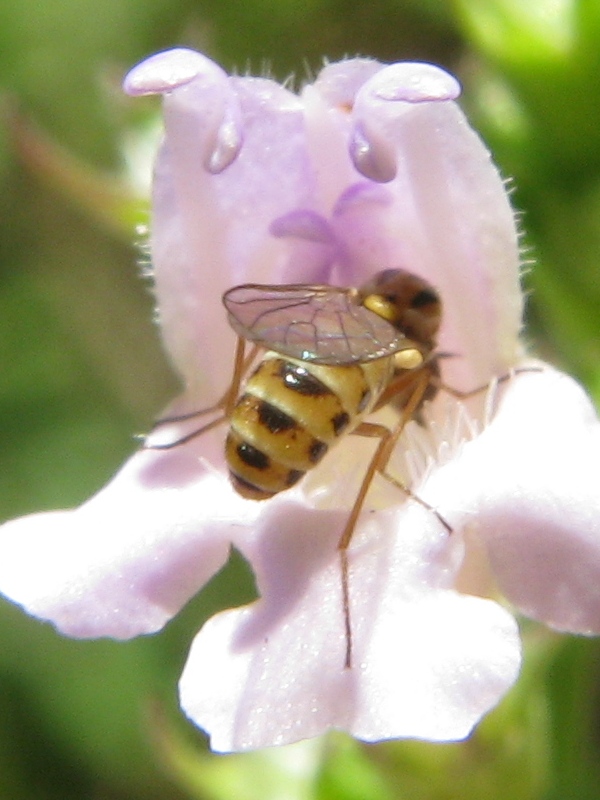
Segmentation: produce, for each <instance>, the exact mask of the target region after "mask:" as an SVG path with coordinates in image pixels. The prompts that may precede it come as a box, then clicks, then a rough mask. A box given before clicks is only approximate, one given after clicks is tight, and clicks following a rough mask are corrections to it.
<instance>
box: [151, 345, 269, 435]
mask: <svg viewBox="0 0 600 800" xmlns="http://www.w3.org/2000/svg"><path fill="white" fill-rule="evenodd" d="M245 349H246V347H245V341H244V339H242V337H241V336H238V340H237V344H236V349H235V358H234V362H233V376H232V378H231V383H230V384H229V386H228V387H227V391H226V392H225V393H224V395H223V396H222V397H221V398H220V399H219V400H218V401H217V402H216V403H214V404H213V405H212V406H208V407H207V408H202V409H200V410H199V411H191V412H189V413H187V414H179V415H176V416H173V417H165V418H164V419H159V420H157V421H156V422H155V423H154V425H153V426H152V429H151V430H152V431H154V430H156V428H158V427H160V426H161V425H168V424H169V423H172V422H184V421H185V420H188V419H194V418H195V417H202V416H205V415H206V414H215V413H217V412H222V413H221V414H220V415H219V416H218V417H217V418H216V419H213V420H211V421H210V422H208V423H206V424H205V425H202V426H201V427H199V428H195V429H194V430H193V431H190V433H186V434H185V435H184V436H181V437H180V438H179V439H175V441H173V442H166V443H165V444H149V443H148V442H147V441H146V442H145V443H144V449H146V450H170V449H171V448H172V447H178V446H179V445H182V444H186V442H189V441H191V440H192V439H195V438H196V437H197V436H200V435H201V434H203V433H207V432H208V431H210V430H212V429H213V428H216V427H217V426H218V425H221V424H222V423H223V422H225V421H226V420H227V419H229V417H230V416H231V412H232V411H233V407H234V405H235V402H236V400H237V397H238V394H239V391H240V384H241V382H242V379H243V378H244V376H245V375H246V373H247V372H248V369H249V368H250V366H251V365H252V362H253V361H254V359H255V358H256V354H257V352H258V347H256V346H253V347H252V348H251V349H250V352H249V353H248V355H246V354H245Z"/></svg>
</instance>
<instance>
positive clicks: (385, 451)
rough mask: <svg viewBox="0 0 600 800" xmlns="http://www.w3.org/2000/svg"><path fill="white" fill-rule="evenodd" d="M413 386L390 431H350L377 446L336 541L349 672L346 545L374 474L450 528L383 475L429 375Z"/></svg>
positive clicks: (371, 427) (370, 426)
mask: <svg viewBox="0 0 600 800" xmlns="http://www.w3.org/2000/svg"><path fill="white" fill-rule="evenodd" d="M414 383H415V385H414V388H413V391H412V394H411V395H410V398H409V400H408V402H407V403H406V406H405V407H404V409H403V410H402V413H401V415H400V419H399V420H398V423H397V425H396V426H395V427H394V428H391V429H390V428H386V426H385V425H380V424H376V423H371V422H362V423H361V424H360V425H359V426H358V427H357V428H355V430H354V431H352V433H353V434H356V435H357V436H369V437H373V438H377V439H379V444H378V445H377V449H376V450H375V453H374V455H373V457H372V458H371V461H370V462H369V466H368V467H367V471H366V472H365V475H364V477H363V480H362V483H361V485H360V489H359V490H358V494H357V495H356V498H355V500H354V505H353V506H352V509H351V511H350V514H349V516H348V519H347V521H346V525H345V527H344V530H343V532H342V535H341V537H340V540H339V542H338V552H339V554H340V565H341V578H342V603H343V614H344V631H345V635H346V655H345V660H344V667H345V668H346V669H350V668H351V667H352V618H351V613H350V574H349V564H348V548H349V546H350V542H351V541H352V536H353V535H354V531H355V529H356V524H357V522H358V518H359V515H360V512H361V511H362V508H363V506H364V503H365V499H366V496H367V492H368V491H369V488H370V487H371V484H372V482H373V478H374V477H375V475H377V474H380V475H382V476H383V477H384V478H386V479H387V480H389V481H391V483H393V484H394V485H395V486H397V487H398V488H400V489H402V491H403V492H404V493H405V494H406V495H407V496H408V497H410V498H412V499H414V500H416V501H417V502H418V503H420V504H421V505H422V506H424V507H425V508H427V509H429V510H430V511H432V512H433V513H434V514H435V515H436V516H437V518H438V519H439V520H440V522H441V523H442V525H443V526H444V527H445V528H446V530H447V531H448V532H449V533H451V532H452V528H451V527H450V525H449V524H448V522H446V520H445V519H444V518H443V517H442V516H441V514H440V513H439V512H438V511H437V510H436V509H435V508H433V506H430V505H429V503H426V502H425V501H424V500H421V498H420V497H417V495H415V494H413V493H412V492H411V491H410V489H409V488H408V487H406V486H404V484H403V483H401V482H400V481H398V480H396V479H395V478H393V477H392V476H391V475H389V473H388V472H387V465H388V463H389V460H390V458H391V456H392V453H393V452H394V448H395V446H396V444H397V442H398V440H399V439H400V437H401V436H402V433H403V431H404V429H405V427H406V425H407V423H408V422H409V421H410V420H411V419H412V417H413V415H414V413H415V411H416V410H417V409H418V408H419V406H420V404H421V402H422V400H423V396H424V394H425V392H426V391H427V387H428V386H429V383H430V376H429V373H428V372H423V373H421V374H420V375H418V376H417V377H416V379H415V382H414Z"/></svg>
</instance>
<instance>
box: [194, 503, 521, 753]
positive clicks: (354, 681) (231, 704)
mask: <svg viewBox="0 0 600 800" xmlns="http://www.w3.org/2000/svg"><path fill="white" fill-rule="evenodd" d="M343 522H344V515H343V514H340V513H335V512H333V513H331V512H314V511H313V512H307V511H306V510H303V509H301V508H298V507H293V506H292V504H288V508H285V507H284V506H280V507H279V508H278V509H277V510H276V511H273V512H272V513H271V514H270V515H269V519H268V520H262V531H261V534H260V536H259V537H257V539H254V540H253V541H252V544H251V545H250V546H249V547H248V546H246V553H245V554H246V556H247V557H248V558H249V559H250V560H251V562H252V563H253V566H254V568H255V570H256V572H257V578H258V582H259V590H260V593H261V600H260V601H258V602H257V603H255V604H253V605H251V606H248V607H246V608H243V609H239V610H235V611H227V612H224V613H221V614H218V615H217V616H216V617H213V618H212V619H211V620H210V621H209V622H208V623H207V624H206V625H205V626H204V628H203V629H202V630H201V632H200V634H199V635H198V636H197V638H196V640H195V641H194V644H193V646H192V650H191V653H190V656H189V659H188V662H187V664H186V667H185V669H184V673H183V676H182V679H181V683H180V695H181V704H182V707H183V709H184V711H185V712H186V713H187V714H188V715H189V716H190V717H191V719H192V720H193V721H194V722H196V723H197V724H198V725H200V726H201V727H202V728H204V729H205V730H207V731H208V732H209V733H210V736H211V747H212V748H213V749H215V750H218V751H230V750H244V749H253V748H257V747H265V746H269V745H275V744H284V743H289V742H294V741H297V740H299V739H302V738H307V737H311V736H315V735H317V734H319V733H322V732H324V731H325V730H327V729H329V728H340V729H343V730H346V731H348V732H350V733H352V734H354V735H355V736H357V737H359V738H362V739H364V740H366V741H377V740H381V739H387V738H397V737H418V738H424V739H431V740H442V741H447V740H454V739H461V738H463V737H465V736H467V735H468V733H469V731H470V730H471V728H472V727H473V725H474V724H475V723H476V722H477V721H478V720H479V718H480V717H481V716H482V715H483V714H484V713H485V712H486V711H488V710H489V709H490V708H491V707H492V706H493V705H494V704H495V703H496V702H497V701H498V700H499V698H500V697H501V696H502V694H503V693H504V692H505V691H506V689H507V688H508V687H509V686H510V685H511V684H512V682H513V681H514V680H515V678H516V674H517V672H518V668H519V663H520V656H519V637H518V631H517V628H516V624H515V622H514V620H513V619H512V618H511V617H510V615H508V614H507V613H506V612H505V611H504V610H503V609H501V608H500V607H499V606H497V605H496V604H495V603H493V602H491V601H487V600H481V599H479V598H473V597H465V596H460V595H458V594H456V593H455V592H454V591H453V590H452V589H451V588H450V586H451V583H452V579H453V575H454V573H455V571H456V569H457V565H458V564H457V562H458V561H459V558H457V553H456V552H455V548H456V547H460V543H459V542H458V540H456V544H454V542H452V543H450V541H449V540H448V538H447V534H446V532H445V531H444V530H440V529H441V526H440V525H439V522H438V521H437V520H436V519H435V517H433V515H431V514H430V513H429V512H427V511H426V510H424V509H423V508H421V507H420V506H416V505H414V504H411V505H410V506H409V507H408V508H406V507H405V508H404V509H403V510H401V511H398V510H395V511H386V512H378V513H377V514H375V515H371V516H370V517H369V521H368V522H366V521H365V524H364V526H363V528H362V529H361V532H360V534H357V536H356V537H355V540H354V541H353V542H352V548H351V556H350V602H351V607H352V637H353V639H352V644H353V667H352V669H350V670H348V669H344V659H345V648H346V640H345V636H344V622H343V614H342V600H341V590H340V564H339V559H338V556H337V551H336V544H337V540H338V536H339V531H340V530H341V528H342V527H343ZM392 531H398V533H397V535H394V533H393V532H392ZM239 546H240V549H242V550H243V549H244V543H243V542H242V541H241V540H240V542H239Z"/></svg>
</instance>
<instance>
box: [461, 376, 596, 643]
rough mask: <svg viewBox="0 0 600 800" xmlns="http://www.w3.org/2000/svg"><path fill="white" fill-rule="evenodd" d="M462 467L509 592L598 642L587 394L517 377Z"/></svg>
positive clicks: (528, 609) (480, 527) (566, 382)
mask: <svg viewBox="0 0 600 800" xmlns="http://www.w3.org/2000/svg"><path fill="white" fill-rule="evenodd" d="M461 462H462V465H461V467H462V469H461V472H460V473H458V474H457V475H456V480H459V481H465V482H467V483H470V484H471V486H472V487H473V491H474V494H478V496H479V509H478V514H477V528H476V531H477V533H478V534H479V536H480V537H481V538H482V540H483V542H484V543H485V546H486V548H487V551H488V555H489V560H490V565H491V567H492V570H493V572H494V576H495V579H496V581H497V584H498V586H499V588H500V590H501V591H502V593H503V594H505V595H506V597H507V598H508V599H509V600H510V601H511V602H512V603H514V604H515V605H516V606H517V607H518V608H519V609H520V610H521V611H522V612H523V613H524V614H526V615H528V616H530V617H533V618H535V619H538V620H541V621H543V622H546V623H547V624H549V625H552V626H553V627H555V628H558V629H560V630H568V631H573V632H578V633H585V634H591V633H596V634H597V633H600V591H599V589H598V587H599V586H600V493H599V492H598V475H599V474H600V423H599V422H598V419H597V417H596V415H595V412H594V409H593V407H592V405H591V403H590V401H589V399H588V398H587V396H586V395H585V393H584V392H583V390H582V389H581V387H580V386H578V384H576V383H575V381H573V380H572V379H571V378H569V377H568V376H566V375H563V374H561V373H558V372H555V371H554V370H551V369H549V368H548V369H547V370H545V371H544V372H543V373H531V374H525V375H520V376H519V377H518V379H516V380H515V381H514V382H513V384H512V385H511V386H510V387H509V388H508V390H507V391H506V394H505V396H504V399H503V401H502V403H501V405H500V408H499V411H498V413H497V415H496V417H495V418H494V420H493V422H492V423H491V424H490V426H489V427H488V428H487V429H486V430H485V431H484V432H483V434H482V435H481V436H480V437H479V438H478V439H477V440H475V441H474V442H472V443H470V444H469V445H468V446H467V447H465V452H464V455H463V459H461Z"/></svg>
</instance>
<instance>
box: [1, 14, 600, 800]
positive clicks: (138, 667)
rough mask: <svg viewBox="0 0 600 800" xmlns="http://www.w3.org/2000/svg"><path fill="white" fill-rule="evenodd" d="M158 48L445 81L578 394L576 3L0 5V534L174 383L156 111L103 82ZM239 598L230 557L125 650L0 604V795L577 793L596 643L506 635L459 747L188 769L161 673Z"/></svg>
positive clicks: (592, 327)
mask: <svg viewBox="0 0 600 800" xmlns="http://www.w3.org/2000/svg"><path fill="white" fill-rule="evenodd" d="M176 44H183V45H187V46H191V47H195V48H197V49H200V50H203V51H204V52H205V53H207V54H208V55H210V56H211V57H213V58H215V59H216V60H218V61H219V62H220V63H221V64H223V66H224V67H226V68H227V69H232V68H237V69H238V70H239V71H245V70H246V69H250V70H252V71H254V72H263V71H264V70H265V68H268V69H269V70H270V72H271V73H272V74H273V75H274V76H275V77H278V78H281V79H283V78H285V77H286V76H287V75H289V74H290V73H296V74H297V75H299V76H303V75H304V74H305V72H306V70H307V69H310V70H312V71H314V70H315V69H318V67H319V65H320V64H321V61H322V57H323V56H328V57H329V58H331V59H336V58H338V57H341V56H343V55H346V54H363V55H372V56H374V57H376V58H379V59H381V60H384V61H393V60H399V59H419V60H430V61H434V62H436V63H439V64H441V65H443V66H446V67H447V68H449V69H451V70H452V71H454V72H455V73H456V74H457V75H458V76H459V77H460V79H461V80H462V82H463V84H464V87H465V92H464V97H463V101H462V102H463V106H464V107H465V108H466V110H467V111H468V113H469V115H470V117H471V120H472V122H473V124H474V125H475V126H476V127H477V128H478V129H479V130H480V132H481V133H482V135H483V136H484V138H485V139H486V140H487V142H488V143H489V145H490V146H491V148H492V150H493V152H494V154H495V158H496V161H497V162H498V164H499V165H500V166H501V169H502V171H503V174H504V175H505V176H507V177H510V178H511V179H512V180H513V186H514V194H513V201H514V205H515V207H516V209H518V210H519V211H520V212H522V220H523V229H524V230H525V231H526V235H525V236H524V239H523V252H524V261H525V262H535V268H534V269H532V270H531V271H528V272H527V274H526V276H525V284H526V287H527V290H528V291H529V292H530V293H531V296H530V301H529V313H528V318H529V328H528V338H529V341H530V342H531V343H532V344H533V346H534V347H535V349H536V350H537V352H538V353H540V354H541V355H543V356H544V357H545V358H547V359H548V360H550V361H552V362H554V363H556V364H558V365H559V366H561V367H563V368H565V369H567V370H568V371H569V372H571V373H573V374H575V375H576V376H577V377H578V378H579V379H580V380H582V381H583V382H584V383H585V384H586V386H587V387H588V389H589V391H590V392H591V393H592V395H593V396H594V397H595V399H596V401H597V400H598V398H599V397H600V368H599V358H598V357H599V354H600V337H599V336H598V333H599V331H598V327H599V326H598V311H597V309H598V305H599V301H600V267H599V261H600V0H579V2H578V1H577V0H527V2H525V0H454V2H452V0H448V1H447V2H446V0H371V2H360V1H357V2H352V1H351V0H347V2H340V0H304V2H302V3H300V2H293V1H292V0H278V2H270V3H269V2H264V0H245V1H242V0H205V2H199V0H145V2H141V0H127V2H124V0H95V2H93V3H92V2H88V0H43V2H42V3H40V0H20V2H19V3H13V2H9V0H0V114H1V120H2V124H1V125H0V181H2V192H1V193H0V226H1V232H0V270H1V278H0V356H1V364H2V373H3V374H2V381H1V383H0V437H1V441H0V451H1V454H2V465H3V467H2V478H3V479H2V481H1V482H0V518H1V519H6V518H9V517H12V516H15V515H18V514H23V513H26V512H28V511H34V510H39V509H45V508H54V507H64V506H70V505H73V504H76V503H78V502H80V501H82V500H83V499H85V498H86V497H88V496H89V495H90V494H91V493H92V492H93V491H95V490H96V489H98V488H99V487H100V486H102V485H103V483H104V482H105V481H106V480H107V479H108V478H109V477H110V476H111V474H112V473H113V472H114V471H115V469H116V468H117V467H118V465H119V464H120V463H121V462H122V461H123V460H124V458H125V457H126V456H127V454H128V453H130V452H132V450H133V449H134V442H133V440H132V433H133V432H136V431H141V430H144V429H146V428H147V427H148V425H149V423H150V421H151V420H152V418H153V417H154V415H155V414H156V413H157V411H158V410H159V409H160V408H161V406H162V405H163V404H164V403H165V402H166V401H167V399H168V398H169V397H170V396H172V394H173V393H174V391H175V388H176V382H175V379H174V378H173V376H172V375H171V373H170V371H169V368H168V366H167V364H166V360H165V358H164V355H163V353H162V350H161V347H160V343H159V338H158V334H157V331H156V329H155V327H154V326H153V324H152V321H151V320H152V300H151V294H150V291H149V288H150V287H149V285H148V284H147V283H146V282H145V281H144V280H142V279H141V277H140V269H139V264H140V261H143V254H142V251H141V249H140V246H139V245H140V243H141V242H142V238H141V236H140V234H139V232H136V225H139V224H143V223H144V222H145V221H146V219H147V218H146V214H147V188H146V187H145V184H144V179H146V180H147V178H148V172H147V170H148V165H149V157H150V154H151V152H152V148H153V146H154V144H155V143H156V136H157V124H158V117H157V112H158V106H157V103H156V102H150V101H149V102H146V101H145V100H137V101H132V100H130V99H128V98H125V97H123V96H122V94H121V92H120V80H121V78H122V76H123V74H124V72H125V71H126V70H127V69H128V68H129V67H130V66H132V65H133V64H135V63H136V62H137V61H139V60H141V59H142V58H143V57H145V56H146V55H148V54H150V53H152V52H153V51H156V50H160V49H165V48H168V47H171V46H173V45H176ZM560 422H561V421H560V420H557V424H560ZM548 435H549V436H551V435H552V432H551V431H549V432H548ZM565 468H566V469H568V465H565ZM557 480H560V475H557ZM250 586H251V582H250V580H249V579H248V577H247V575H246V573H245V572H244V570H243V568H242V566H241V565H240V564H239V563H238V562H234V563H233V564H232V565H230V566H229V567H228V569H227V570H226V571H225V573H224V574H223V575H221V576H220V577H219V578H218V579H217V580H216V581H214V582H213V584H211V586H210V587H209V588H208V590H207V591H206V592H204V593H203V594H202V596H201V597H200V598H199V599H198V600H197V601H194V603H192V604H191V605H190V607H189V608H188V609H186V611H185V612H184V613H183V614H182V615H180V617H179V618H178V619H177V620H175V621H174V622H173V623H172V624H171V625H170V626H168V628H167V629H166V631H164V632H163V633H162V634H161V635H159V636H155V637H150V638H146V639H140V640H138V641H135V642H131V643H127V644H117V643H114V642H104V641H102V642H77V641H70V640H66V639H62V638H61V637H59V636H58V635H56V634H55V633H54V631H53V630H52V629H51V628H50V627H49V626H44V625H42V624H40V623H38V622H36V621H34V620H31V619H29V618H26V617H25V616H24V615H22V614H21V613H20V612H19V611H18V610H17V609H15V608H13V607H12V606H10V605H8V604H6V603H2V604H0V643H1V644H0V800H4V798H6V799H7V800H26V799H29V798H36V800H46V798H48V799H52V800H54V799H55V798H56V800H70V799H71V798H73V800H75V798H77V799H78V800H87V798H90V800H100V799H102V800H125V798H132V799H133V800H137V799H138V798H139V799H140V800H142V798H148V799H149V800H152V799H153V798H166V799H167V800H170V799H171V798H173V800H179V799H180V798H211V799H212V798H215V799H217V800H220V798H236V800H237V798H240V799H241V800H245V799H246V798H248V800H254V798H257V800H258V798H261V800H270V798H278V799H280V800H288V799H289V800H294V799H295V798H306V799H307V800H308V799H309V798H323V799H324V800H371V798H373V800H375V798H378V799H379V798H381V799H382V800H387V799H388V798H399V799H400V798H408V799H410V800H412V799H413V798H431V800H437V798H447V799H448V800H451V799H452V798H461V800H462V798H478V799H479V798H486V800H493V799H494V798H498V799H500V798H502V799H503V800H505V799H506V798H509V797H510V798H511V799H512V800H514V799H515V798H516V799H517V800H518V798H544V800H564V799H565V798H567V800H568V799H569V798H577V800H581V799H583V800H587V799H589V800H592V799H594V798H600V748H599V737H600V704H599V688H600V646H599V644H598V642H596V641H586V640H582V639H576V638H573V637H558V636H556V635H554V634H550V633H548V632H546V631H543V630H541V629H540V628H539V627H538V626H533V625H529V624H525V625H524V636H525V640H526V648H527V650H526V667H525V671H524V674H523V676H522V678H521V680H520V682H519V684H518V686H517V687H516V689H515V690H514V691H513V692H512V693H511V695H510V696H509V697H508V698H507V699H506V700H505V701H504V702H503V703H502V704H501V706H500V707H499V708H498V709H497V710H496V711H495V712H493V713H492V714H491V715H490V716H489V717H488V718H487V719H486V720H485V721H484V723H483V724H482V725H481V726H480V728H479V729H478V731H477V733H476V734H475V736H474V737H473V738H472V739H471V740H470V741H469V742H466V743H464V744H456V745H442V746H440V745H436V746H434V745H429V744H422V743H421V744H419V743H414V742H400V743H388V744H383V745H378V746H372V747H365V746H362V745H359V744H357V743H355V742H353V741H351V740H350V739H348V738H347V737H344V736H341V735H339V736H331V737H327V738H326V739H324V740H322V741H317V742H311V743H308V744H303V745H299V746H294V747H291V748H284V749H282V750H281V751H272V752H271V751H269V752H266V753H259V754H251V755H244V756H227V757H220V756H212V755H210V754H208V753H207V752H206V748H205V744H204V738H203V736H202V735H201V734H200V733H198V732H196V731H195V730H193V729H192V728H191V726H188V725H187V723H186V722H185V721H184V720H183V719H182V718H181V716H180V714H179V713H178V710H177V705H176V697H175V686H176V681H177V678H178V675H179V672H180V670H181V667H182V664H183V661H184V659H185V656H186V651H187V647H188V645H189V642H190V640H191V637H192V635H193V633H194V632H195V631H196V630H197V629H198V627H199V625H200V622H201V621H202V620H203V619H204V618H205V617H206V616H208V615H209V614H210V613H211V612H212V611H214V610H215V609H216V608H219V607H221V606H222V605H223V604H224V603H225V602H227V603H228V604H234V603H236V602H238V601H240V602H241V601H242V600H243V599H244V598H246V597H248V596H249V593H250V591H251V589H250ZM223 598H226V600H224V599H223Z"/></svg>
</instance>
